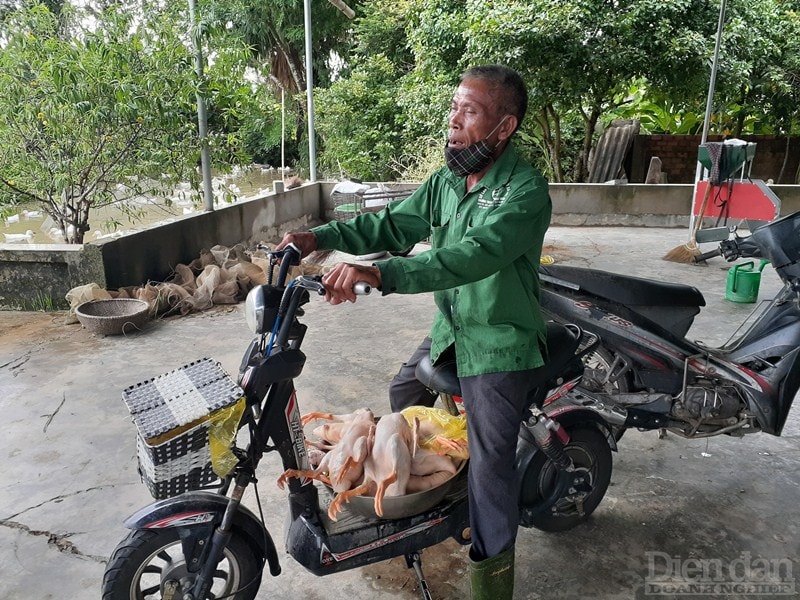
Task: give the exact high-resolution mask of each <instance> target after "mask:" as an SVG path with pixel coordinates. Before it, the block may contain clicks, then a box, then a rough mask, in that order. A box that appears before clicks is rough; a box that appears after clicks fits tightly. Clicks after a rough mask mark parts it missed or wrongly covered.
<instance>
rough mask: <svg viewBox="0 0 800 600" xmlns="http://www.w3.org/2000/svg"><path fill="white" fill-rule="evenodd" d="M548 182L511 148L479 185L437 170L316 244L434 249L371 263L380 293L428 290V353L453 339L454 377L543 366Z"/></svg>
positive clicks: (323, 231)
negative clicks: (542, 262) (426, 243)
mask: <svg viewBox="0 0 800 600" xmlns="http://www.w3.org/2000/svg"><path fill="white" fill-rule="evenodd" d="M550 213H551V202H550V196H549V193H548V189H547V182H546V181H545V179H544V178H543V177H542V175H541V174H540V173H539V172H538V171H537V170H536V169H534V168H533V167H531V166H530V165H529V164H528V163H527V162H526V161H524V160H523V159H522V158H521V157H520V156H519V154H518V153H517V151H516V149H515V148H514V146H513V144H510V145H509V146H508V147H507V148H506V150H505V151H504V152H503V154H502V155H501V156H500V157H499V158H498V160H497V161H496V162H495V163H494V164H493V165H492V167H491V168H490V169H489V171H488V172H487V173H486V174H485V175H484V176H483V178H482V179H481V180H480V182H478V184H477V185H476V186H475V187H474V188H473V189H472V190H471V191H470V192H469V193H466V183H465V178H463V177H456V176H455V175H453V174H452V173H451V172H450V171H449V170H448V169H446V168H443V169H441V170H439V171H437V172H436V173H434V174H433V175H432V176H431V177H430V178H429V179H428V180H427V181H426V182H425V183H423V184H422V186H420V187H419V188H418V189H417V190H416V191H415V192H414V193H413V194H412V195H411V196H409V197H408V198H406V199H405V200H403V201H401V202H394V203H391V204H390V205H389V206H388V207H387V208H386V209H385V210H383V211H381V212H380V213H367V214H362V215H359V216H358V217H356V218H355V219H352V220H350V221H348V222H347V223H340V222H332V223H328V224H326V225H323V226H321V227H316V228H314V229H313V230H312V231H313V232H314V233H315V234H316V236H317V244H318V247H319V248H320V249H322V248H335V249H337V250H341V251H344V252H349V253H351V254H367V253H370V252H377V251H380V250H402V249H404V248H407V247H409V246H411V245H413V244H415V243H417V242H419V241H421V240H424V239H425V238H427V237H429V238H430V240H431V250H430V251H428V252H424V253H422V254H419V255H417V256H414V257H411V258H400V257H397V258H391V259H389V260H386V261H381V262H378V263H376V266H377V267H378V268H379V269H380V272H381V281H382V291H383V293H384V294H390V293H393V292H396V293H399V294H414V293H418V292H431V291H432V292H434V298H435V300H436V304H437V306H438V308H439V312H438V313H437V315H436V317H435V318H434V321H433V325H432V328H431V333H430V337H431V340H432V346H431V358H432V359H433V360H436V359H437V358H438V356H439V355H440V354H441V353H442V352H443V351H444V350H445V349H446V348H447V347H448V346H449V345H451V344H453V343H455V349H456V363H457V366H458V375H459V376H460V377H468V376H472V375H480V374H484V373H498V372H504V371H520V370H523V369H531V368H534V367H538V366H541V365H542V364H543V362H544V361H543V358H542V354H541V351H540V348H544V346H545V323H544V319H543V318H542V315H541V312H540V309H539V280H538V276H537V268H538V265H539V259H540V257H541V252H542V243H543V240H544V234H545V231H546V230H547V227H548V225H549V224H550Z"/></svg>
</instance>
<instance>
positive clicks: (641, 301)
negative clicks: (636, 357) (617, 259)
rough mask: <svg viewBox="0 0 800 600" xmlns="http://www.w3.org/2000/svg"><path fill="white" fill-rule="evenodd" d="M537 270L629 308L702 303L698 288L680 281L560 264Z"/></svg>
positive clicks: (702, 298) (688, 305)
mask: <svg viewBox="0 0 800 600" xmlns="http://www.w3.org/2000/svg"><path fill="white" fill-rule="evenodd" d="M539 273H540V274H541V275H544V276H546V277H550V278H553V279H556V280H561V281H565V282H568V283H571V284H574V285H577V286H579V287H580V289H581V290H583V291H584V292H587V293H589V294H592V295H594V296H599V297H601V298H606V299H608V300H612V301H613V302H619V303H620V304H623V305H625V306H629V307H632V306H637V305H645V306H684V307H700V306H705V305H706V300H705V298H704V297H703V294H702V293H701V292H700V290H698V289H697V288H696V287H693V286H690V285H683V284H680V283H667V282H663V281H653V280H650V279H642V278H640V277H632V276H630V275H621V274H619V273H610V272H608V271H598V270H596V269H584V268H581V267H567V266H563V265H549V266H546V267H544V266H543V267H540V268H539ZM555 283H557V282H555Z"/></svg>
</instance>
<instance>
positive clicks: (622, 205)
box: [321, 182, 800, 227]
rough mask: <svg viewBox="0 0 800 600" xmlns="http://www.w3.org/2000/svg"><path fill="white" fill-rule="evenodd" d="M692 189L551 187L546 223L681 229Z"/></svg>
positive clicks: (325, 189) (791, 204) (790, 205)
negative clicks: (549, 215)
mask: <svg viewBox="0 0 800 600" xmlns="http://www.w3.org/2000/svg"><path fill="white" fill-rule="evenodd" d="M334 185H335V184H334V183H332V182H325V183H322V184H321V188H322V202H323V207H324V215H325V219H326V220H331V219H332V218H333V206H334V202H333V200H332V199H331V193H332V191H333V187H334ZM418 185H419V184H417V183H398V184H392V185H391V188H392V189H416V187H417V186H418ZM693 190H694V185H693V184H674V185H670V184H664V185H646V184H643V183H642V184H622V185H610V184H604V183H554V184H551V185H550V197H551V198H552V200H553V218H552V224H553V225H557V226H574V225H589V226H602V225H607V226H637V227H685V226H688V224H689V211H690V210H691V199H692V192H693ZM772 190H773V191H774V192H775V194H776V195H777V196H778V198H780V199H781V211H780V214H782V215H786V214H789V213H792V212H795V211H797V210H800V186H796V185H774V186H772Z"/></svg>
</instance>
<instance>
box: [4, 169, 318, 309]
mask: <svg viewBox="0 0 800 600" xmlns="http://www.w3.org/2000/svg"><path fill="white" fill-rule="evenodd" d="M320 211H321V204H320V187H319V185H317V184H309V185H305V186H302V187H299V188H295V189H292V190H288V191H286V192H281V193H277V194H274V193H271V194H267V195H265V196H263V197H260V198H256V199H253V200H248V201H246V202H241V203H237V204H232V205H229V206H223V207H221V208H218V209H216V210H214V211H213V212H204V213H196V214H192V215H187V216H185V217H182V218H179V219H177V220H175V221H173V222H171V223H167V224H164V225H160V226H158V227H154V228H152V229H147V230H144V231H139V232H136V233H132V234H129V235H126V236H124V237H121V238H116V239H109V240H99V241H96V242H88V243H86V244H83V245H80V246H76V245H72V246H71V245H64V244H25V245H20V244H0V308H3V309H26V310H30V309H42V308H66V307H67V303H66V300H65V295H66V293H67V292H68V291H69V290H71V289H72V288H74V287H76V286H79V285H84V284H87V283H97V284H98V285H99V286H100V287H102V288H105V289H109V290H113V289H118V288H120V287H124V286H131V285H141V284H143V283H145V282H147V281H164V280H165V279H166V278H167V277H169V275H170V274H171V273H172V269H173V268H174V267H175V265H177V264H179V263H189V262H191V261H192V260H194V259H195V258H197V257H198V256H199V254H200V251H201V250H203V249H209V248H211V247H212V246H214V245H216V244H222V245H225V246H233V245H234V244H237V243H239V242H244V243H245V244H247V245H251V244H255V243H257V242H260V241H265V242H272V241H275V240H276V239H278V238H279V237H280V234H281V233H282V230H283V229H284V228H288V227H300V226H303V225H307V224H310V223H317V222H319V215H320Z"/></svg>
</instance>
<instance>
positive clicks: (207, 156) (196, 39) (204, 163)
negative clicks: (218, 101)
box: [189, 0, 214, 210]
mask: <svg viewBox="0 0 800 600" xmlns="http://www.w3.org/2000/svg"><path fill="white" fill-rule="evenodd" d="M189 20H190V21H191V28H192V44H193V45H194V70H195V73H196V74H197V79H198V83H199V84H202V81H203V49H202V46H201V44H200V32H199V31H198V30H197V28H196V22H195V0H189ZM197 89H198V91H197V133H198V137H199V139H200V170H201V172H202V174H203V205H204V207H205V209H206V210H214V194H213V193H212V191H211V153H210V151H209V148H208V114H207V112H206V101H205V98H203V96H202V94H201V93H200V90H201V89H202V85H198V88H197Z"/></svg>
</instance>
